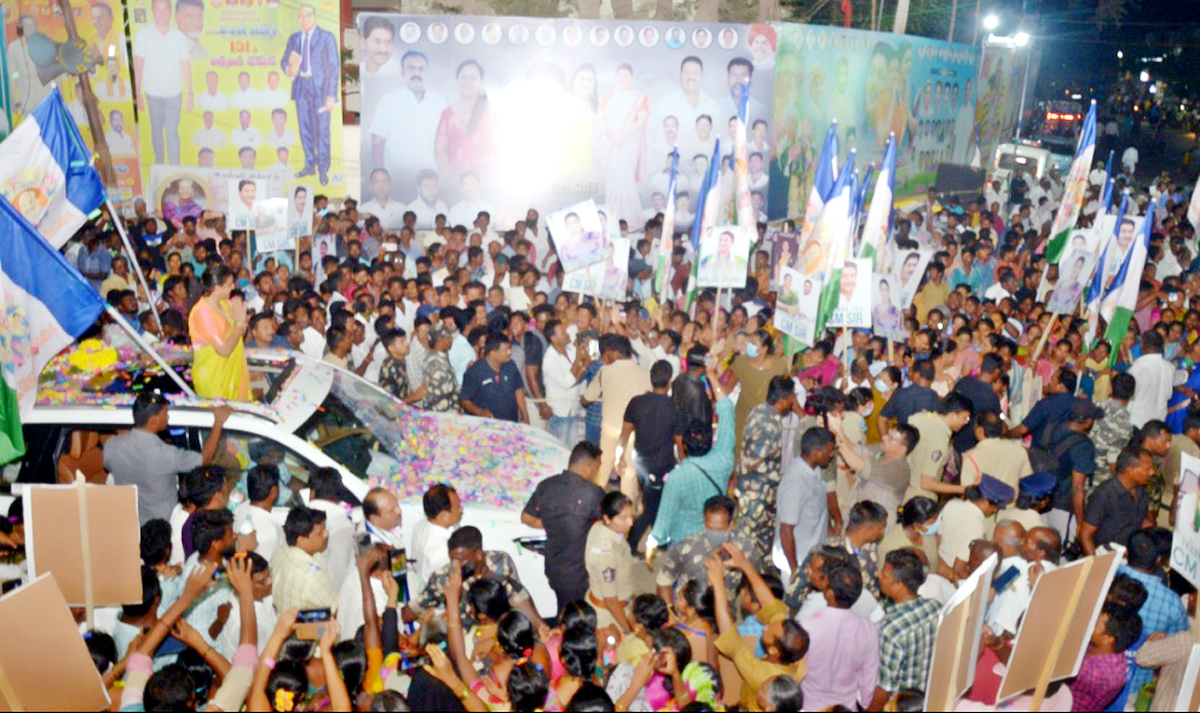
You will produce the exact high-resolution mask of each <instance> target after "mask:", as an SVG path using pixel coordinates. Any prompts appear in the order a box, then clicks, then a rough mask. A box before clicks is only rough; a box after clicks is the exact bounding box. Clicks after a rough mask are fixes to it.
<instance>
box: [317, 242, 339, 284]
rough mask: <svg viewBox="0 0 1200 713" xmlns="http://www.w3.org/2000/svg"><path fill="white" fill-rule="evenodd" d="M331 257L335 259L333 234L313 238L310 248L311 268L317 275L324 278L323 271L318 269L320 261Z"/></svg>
mask: <svg viewBox="0 0 1200 713" xmlns="http://www.w3.org/2000/svg"><path fill="white" fill-rule="evenodd" d="M330 255H332V256H333V257H335V258H336V257H337V256H338V254H337V236H336V235H333V234H329V233H327V234H325V235H318V236H315V237H314V238H313V246H312V261H313V268H314V269H317V274H318V275H319V276H320V277H322V278H324V276H325V271H324V270H321V269H318V268H319V267H320V265H321V260H323V259H325V258H326V257H329V256H330Z"/></svg>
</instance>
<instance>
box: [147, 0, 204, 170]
mask: <svg viewBox="0 0 1200 713" xmlns="http://www.w3.org/2000/svg"><path fill="white" fill-rule="evenodd" d="M150 11H151V13H152V14H153V15H154V23H153V24H151V25H147V26H146V27H143V28H142V29H140V30H138V32H137V34H136V35H135V36H134V38H133V84H134V86H135V87H137V91H138V96H137V99H138V109H140V110H143V111H147V112H148V113H149V114H150V138H151V144H153V146H154V163H159V164H166V163H169V164H173V165H179V163H180V159H179V117H180V105H181V104H182V110H183V111H188V112H190V111H192V100H193V93H192V61H191V53H190V48H189V45H188V38H187V35H185V34H183V33H182V32H180V31H179V30H178V29H176V28H174V27H171V2H170V0H152V2H151V4H150ZM185 91H186V94H187V96H186V99H185V97H184V93H185Z"/></svg>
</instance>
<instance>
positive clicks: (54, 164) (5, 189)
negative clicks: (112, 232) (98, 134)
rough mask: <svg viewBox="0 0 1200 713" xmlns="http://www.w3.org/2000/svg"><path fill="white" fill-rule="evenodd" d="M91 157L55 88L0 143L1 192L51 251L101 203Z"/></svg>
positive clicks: (66, 239) (99, 189)
mask: <svg viewBox="0 0 1200 713" xmlns="http://www.w3.org/2000/svg"><path fill="white" fill-rule="evenodd" d="M90 156H91V154H90V152H89V151H88V150H87V147H86V146H85V145H84V143H83V139H82V138H81V137H80V135H79V128H78V127H77V126H75V122H74V121H73V120H72V119H71V116H70V114H68V113H67V107H66V105H64V104H63V100H62V95H61V94H59V93H58V88H57V87H55V88H54V89H52V90H51V91H50V93H49V94H47V95H46V98H45V99H43V100H42V102H41V103H40V104H38V106H37V108H36V109H34V110H33V113H32V114H30V115H28V116H26V117H25V119H24V121H22V122H21V123H20V125H18V126H17V128H16V130H15V131H13V132H12V133H11V134H9V136H8V138H7V139H5V140H4V142H3V143H0V195H3V196H4V197H5V198H7V199H8V202H9V203H11V204H12V205H14V206H16V209H17V210H18V211H19V212H20V213H21V215H23V216H24V217H25V218H26V219H27V220H28V221H29V222H30V223H32V224H33V226H34V227H35V228H36V229H37V230H38V232H40V233H41V234H42V235H43V236H45V238H46V240H48V241H50V244H51V245H52V246H54V247H55V248H56V249H57V248H61V247H62V246H63V245H65V244H66V242H67V241H68V240H70V239H71V236H72V235H74V234H75V231H77V230H79V228H80V227H82V226H83V224H84V223H85V222H87V217H88V215H89V214H90V213H91V212H92V211H94V210H96V209H97V208H99V207H100V204H101V203H103V202H104V199H105V195H104V184H103V183H102V182H101V181H100V174H99V173H97V172H96V169H95V168H93V167H92V165H91V161H90V160H89V159H90Z"/></svg>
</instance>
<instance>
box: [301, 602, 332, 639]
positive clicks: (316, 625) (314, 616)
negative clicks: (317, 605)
mask: <svg viewBox="0 0 1200 713" xmlns="http://www.w3.org/2000/svg"><path fill="white" fill-rule="evenodd" d="M331 616H332V612H331V611H330V610H329V607H325V608H323V609H301V610H300V611H298V612H296V638H297V639H303V640H305V641H316V640H317V639H320V638H321V633H322V632H323V631H324V629H325V624H326V622H328V621H329V619H330V617H331Z"/></svg>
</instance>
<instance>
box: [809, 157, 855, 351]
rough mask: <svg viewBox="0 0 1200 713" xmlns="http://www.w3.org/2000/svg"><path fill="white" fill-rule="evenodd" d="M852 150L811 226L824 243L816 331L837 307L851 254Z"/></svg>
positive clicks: (821, 328) (823, 327)
mask: <svg viewBox="0 0 1200 713" xmlns="http://www.w3.org/2000/svg"><path fill="white" fill-rule="evenodd" d="M853 176H854V151H851V152H850V157H849V158H848V159H847V160H846V165H845V166H842V172H841V173H839V174H838V177H837V183H835V184H834V186H833V191H832V193H831V194H830V196H829V200H827V201H826V202H825V207H824V208H822V209H821V214H820V216H818V217H817V220H816V221H815V226H814V227H813V237H814V238H815V239H817V240H819V241H820V243H821V244H822V245H823V246H825V247H826V252H825V256H824V259H825V264H824V266H823V268H822V269H823V271H824V275H825V282H824V284H823V285H822V287H821V300H820V303H819V304H818V306H817V319H816V323H817V324H816V331H815V334H817V335H818V339H819V338H820V334H821V333H822V332H824V331H825V324H826V322H828V321H829V316H830V315H832V314H833V311H834V310H835V309H837V305H838V291H839V289H840V288H841V286H842V266H843V265H845V264H846V259H847V258H848V257H850V250H849V246H850V244H851V241H852V240H853V235H852V233H853V230H854V220H853V216H854V181H853Z"/></svg>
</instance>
